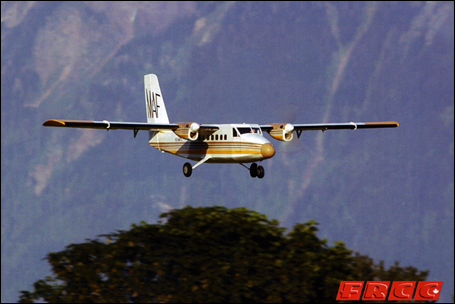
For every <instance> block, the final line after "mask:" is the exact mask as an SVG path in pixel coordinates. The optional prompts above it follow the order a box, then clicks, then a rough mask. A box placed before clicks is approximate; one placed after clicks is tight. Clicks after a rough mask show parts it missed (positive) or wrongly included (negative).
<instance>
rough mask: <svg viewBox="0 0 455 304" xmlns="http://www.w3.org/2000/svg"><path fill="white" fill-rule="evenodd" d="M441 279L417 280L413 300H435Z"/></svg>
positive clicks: (440, 285)
mask: <svg viewBox="0 0 455 304" xmlns="http://www.w3.org/2000/svg"><path fill="white" fill-rule="evenodd" d="M441 287H442V281H423V282H419V285H417V289H416V295H415V297H414V300H415V301H418V300H424V301H437V300H438V299H439V294H440V292H441Z"/></svg>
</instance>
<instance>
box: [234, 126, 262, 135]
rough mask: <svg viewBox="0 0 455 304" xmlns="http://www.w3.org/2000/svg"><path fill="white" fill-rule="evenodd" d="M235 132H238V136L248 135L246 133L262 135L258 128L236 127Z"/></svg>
mask: <svg viewBox="0 0 455 304" xmlns="http://www.w3.org/2000/svg"><path fill="white" fill-rule="evenodd" d="M237 130H239V133H240V134H248V133H250V134H251V133H253V134H254V133H256V134H262V131H261V128H258V127H249V126H248V127H237Z"/></svg>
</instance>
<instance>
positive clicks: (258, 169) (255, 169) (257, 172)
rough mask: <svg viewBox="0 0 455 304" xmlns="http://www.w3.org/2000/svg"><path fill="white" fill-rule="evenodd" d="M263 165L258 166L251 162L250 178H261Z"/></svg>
mask: <svg viewBox="0 0 455 304" xmlns="http://www.w3.org/2000/svg"><path fill="white" fill-rule="evenodd" d="M264 174H265V172H264V167H262V166H258V164H256V163H252V164H251V167H250V175H251V177H252V178H255V177H257V178H263V177H264Z"/></svg>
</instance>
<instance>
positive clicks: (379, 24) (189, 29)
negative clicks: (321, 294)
mask: <svg viewBox="0 0 455 304" xmlns="http://www.w3.org/2000/svg"><path fill="white" fill-rule="evenodd" d="M148 73H154V74H157V75H158V77H159V80H160V85H161V91H162V94H163V98H164V100H165V102H166V108H167V111H168V115H169V118H170V120H171V122H179V121H195V122H198V123H243V122H246V123H259V124H267V123H274V122H291V123H292V122H294V123H319V122H349V121H359V122H362V121H398V122H399V123H400V126H399V127H398V128H397V129H383V130H380V129H378V130H359V131H355V132H352V131H349V130H343V131H327V132H325V133H322V132H317V131H314V132H313V131H312V132H303V133H302V136H301V137H300V139H297V138H295V139H294V140H293V141H292V142H290V143H281V142H278V141H275V140H273V139H271V138H270V137H269V136H268V135H266V136H267V137H268V138H269V139H271V141H272V143H273V144H274V146H275V149H276V152H277V153H276V155H275V156H274V158H272V159H270V160H266V161H264V162H263V163H262V165H263V166H264V168H265V171H266V175H265V178H264V179H262V180H260V179H252V178H251V177H250V175H249V172H248V171H247V170H245V168H242V167H241V166H239V165H232V164H231V165H227V164H206V165H204V166H200V167H198V168H197V169H195V171H194V172H193V175H192V176H191V178H185V177H184V176H183V174H182V166H183V163H184V162H185V161H186V160H185V159H183V158H178V157H175V156H172V155H170V154H162V153H160V152H159V151H157V150H155V149H153V148H150V147H149V145H148V143H147V139H148V134H147V132H143V131H141V132H139V133H138V135H137V137H136V138H133V132H132V131H111V132H105V131H102V130H83V129H82V130H78V129H58V128H45V127H43V126H42V124H43V122H44V121H45V120H47V119H51V118H54V119H80V120H104V119H108V120H112V121H132V122H145V121H146V111H145V102H144V92H143V90H144V83H143V77H144V75H145V74H148ZM186 205H191V206H213V205H220V206H225V207H228V208H233V207H240V206H242V207H247V208H249V209H251V210H255V211H258V212H260V213H263V214H266V215H267V216H268V218H269V219H277V220H279V221H280V223H281V225H282V226H283V227H287V228H288V229H291V228H292V227H293V225H294V224H295V223H303V222H307V221H309V220H316V221H318V222H319V223H320V226H319V228H320V232H319V237H321V238H322V237H323V238H327V239H328V241H329V244H330V245H332V244H333V242H335V241H337V240H342V241H344V242H345V243H346V245H347V247H348V248H351V249H353V250H355V251H358V252H360V253H361V254H368V255H369V256H370V257H372V258H374V259H375V261H376V262H378V261H379V260H384V261H385V264H386V266H389V265H391V264H393V262H394V261H400V265H401V266H408V265H412V266H415V267H417V268H419V270H430V275H429V277H428V280H439V281H444V285H443V288H442V291H441V292H442V293H441V296H440V302H447V301H452V299H453V298H452V297H453V293H454V291H453V290H454V285H453V278H454V4H453V2H378V3H376V2H357V1H356V2H284V1H280V2H266V3H264V2H190V1H186V2H133V1H128V2H117V1H116V2H21V1H11V2H9V1H5V2H4V1H2V3H1V252H2V256H1V263H2V271H1V272H2V281H1V284H2V291H1V301H2V302H15V301H17V299H18V296H19V291H20V290H24V289H31V288H32V283H33V282H35V281H36V280H37V279H40V278H43V277H44V276H46V275H50V268H49V265H48V264H47V262H46V261H44V260H42V259H43V258H44V257H45V256H46V254H47V253H49V252H51V251H53V252H55V251H60V250H63V249H64V247H65V246H66V245H69V244H70V243H77V242H83V241H85V239H87V238H95V237H96V236H97V235H99V234H103V233H110V232H114V231H116V230H122V229H128V228H129V227H130V225H131V224H132V223H138V222H140V221H146V222H148V223H156V222H157V220H158V217H159V214H160V213H161V212H165V211H168V210H169V209H172V208H182V207H184V206H186ZM334 299H335V295H334Z"/></svg>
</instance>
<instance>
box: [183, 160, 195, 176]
mask: <svg viewBox="0 0 455 304" xmlns="http://www.w3.org/2000/svg"><path fill="white" fill-rule="evenodd" d="M191 173H193V167H192V166H191V164H190V163H185V164H184V165H183V175H185V176H186V177H190V176H191Z"/></svg>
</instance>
